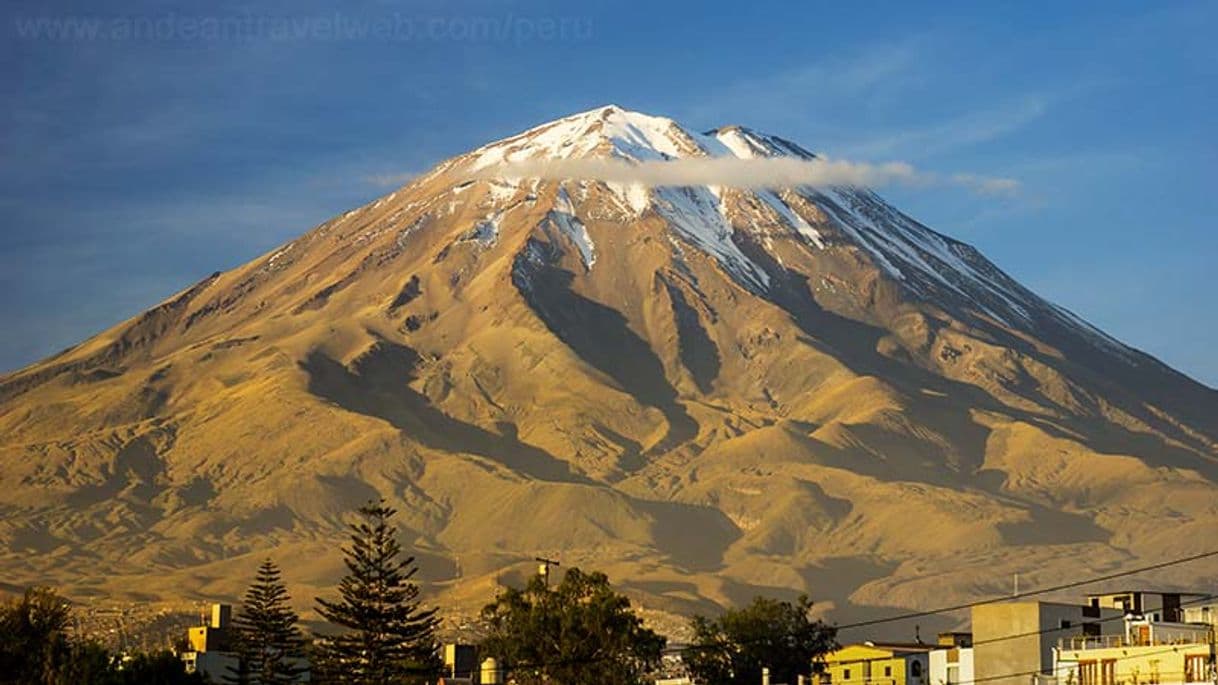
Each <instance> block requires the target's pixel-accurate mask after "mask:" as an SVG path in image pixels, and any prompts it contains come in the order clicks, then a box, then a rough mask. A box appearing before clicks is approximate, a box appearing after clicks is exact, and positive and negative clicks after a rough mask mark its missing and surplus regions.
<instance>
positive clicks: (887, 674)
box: [884, 666, 892, 678]
mask: <svg viewBox="0 0 1218 685" xmlns="http://www.w3.org/2000/svg"><path fill="white" fill-rule="evenodd" d="M884 677H885V678H891V677H892V666H885V667H884Z"/></svg>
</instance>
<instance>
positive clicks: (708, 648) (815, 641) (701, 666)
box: [685, 596, 837, 685]
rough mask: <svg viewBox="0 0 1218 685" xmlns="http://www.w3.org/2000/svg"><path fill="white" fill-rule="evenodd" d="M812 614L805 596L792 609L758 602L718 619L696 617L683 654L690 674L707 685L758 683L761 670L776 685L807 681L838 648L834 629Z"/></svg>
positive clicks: (770, 601) (788, 605)
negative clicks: (804, 677)
mask: <svg viewBox="0 0 1218 685" xmlns="http://www.w3.org/2000/svg"><path fill="white" fill-rule="evenodd" d="M811 609H812V601H811V600H810V599H808V597H807V596H801V597H800V598H799V600H798V601H797V602H796V603H795V604H792V603H790V602H780V601H778V600H774V599H766V598H764V597H757V598H756V599H754V600H753V603H752V604H750V605H749V606H747V607H744V608H742V609H730V610H728V611H725V612H724V613H723V614H722V615H720V616H719V618H716V619H709V618H706V617H704V616H695V617H694V619H693V623H692V627H693V630H694V639H693V642H692V644H691V645H690V649H689V650H688V651H687V652H686V654H685V663H686V664H687V665H688V666H689V671H690V674H691V675H693V676H694V678H696V679H697V682H700V683H707V684H708V685H728V684H729V683H758V682H761V669H762V668H769V669H770V678H771V680H772V682H776V683H793V682H796V680H797V679H798V677H799V676H800V675H810V674H811V673H812V670H813V665H814V664H815V663H818V662H820V661H821V659H822V657H823V656H824V655H825V654H826V653H828V652H829V651H831V650H833V649H835V648H836V646H837V643H836V641H835V638H836V635H837V631H836V629H834V628H833V627H831V626H827V625H825V624H824V623H823V622H821V621H813V620H812V619H811V616H810V614H811Z"/></svg>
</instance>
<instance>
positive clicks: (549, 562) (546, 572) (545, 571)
mask: <svg viewBox="0 0 1218 685" xmlns="http://www.w3.org/2000/svg"><path fill="white" fill-rule="evenodd" d="M534 559H535V560H536V561H540V562H541V564H540V565H539V566H538V567H537V575H539V576H541V579H542V580H544V581H545V582H546V588H547V589H549V587H550V567H551V566H561V565H562V564H560V563H558V561H557V560H555V559H547V558H545V557H535V558H534Z"/></svg>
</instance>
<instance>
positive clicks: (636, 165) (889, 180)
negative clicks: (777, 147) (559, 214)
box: [474, 157, 1019, 193]
mask: <svg viewBox="0 0 1218 685" xmlns="http://www.w3.org/2000/svg"><path fill="white" fill-rule="evenodd" d="M474 177H475V178H540V179H546V180H567V179H583V180H595V181H607V182H611V183H638V184H642V185H647V186H705V185H715V186H729V187H736V188H786V187H792V186H822V187H825V186H868V187H879V186H886V185H894V184H897V185H908V186H927V185H954V186H960V187H964V188H968V189H970V190H974V191H977V192H983V193H1011V192H1014V191H1015V190H1017V189H1018V187H1019V183H1018V181H1016V180H1014V179H1010V178H992V177H987V176H978V175H976V174H965V173H957V174H946V175H944V174H936V173H933V172H928V171H919V170H918V169H915V168H914V167H913V166H912V165H910V164H907V163H905V162H884V163H880V164H871V163H867V162H852V161H849V160H844V159H827V158H817V159H810V160H804V159H792V158H775V157H769V158H755V159H740V158H737V157H700V158H686V159H674V160H665V161H658V160H646V161H642V162H628V161H626V160H621V159H612V158H589V159H549V160H523V161H518V162H510V163H506V164H502V165H499V166H495V167H491V168H488V169H483V170H480V171H479V172H477V173H475V174H474Z"/></svg>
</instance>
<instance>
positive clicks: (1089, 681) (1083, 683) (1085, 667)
mask: <svg viewBox="0 0 1218 685" xmlns="http://www.w3.org/2000/svg"><path fill="white" fill-rule="evenodd" d="M1099 675H1100V672H1099V666H1098V664H1097V663H1096V662H1094V661H1080V662H1078V682H1079V685H1099Z"/></svg>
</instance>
